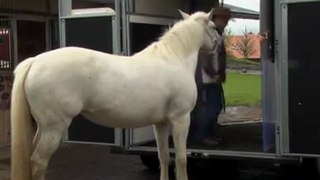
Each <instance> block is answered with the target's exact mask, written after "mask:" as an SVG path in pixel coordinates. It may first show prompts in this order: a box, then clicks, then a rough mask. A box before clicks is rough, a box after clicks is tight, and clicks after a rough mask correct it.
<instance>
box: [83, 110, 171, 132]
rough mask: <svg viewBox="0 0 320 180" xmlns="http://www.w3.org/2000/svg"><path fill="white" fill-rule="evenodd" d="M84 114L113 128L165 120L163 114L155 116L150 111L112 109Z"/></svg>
mask: <svg viewBox="0 0 320 180" xmlns="http://www.w3.org/2000/svg"><path fill="white" fill-rule="evenodd" d="M82 114H83V115H84V116H85V117H86V118H88V119H89V120H90V121H92V122H94V123H96V124H99V125H102V126H107V127H113V128H137V127H144V126H148V125H152V124H156V123H160V122H163V121H164V120H165V118H164V117H162V116H159V115H157V116H155V115H151V114H149V113H144V114H142V113H132V114H130V113H128V112H122V113H116V112H110V111H97V112H94V113H90V112H84V113H82Z"/></svg>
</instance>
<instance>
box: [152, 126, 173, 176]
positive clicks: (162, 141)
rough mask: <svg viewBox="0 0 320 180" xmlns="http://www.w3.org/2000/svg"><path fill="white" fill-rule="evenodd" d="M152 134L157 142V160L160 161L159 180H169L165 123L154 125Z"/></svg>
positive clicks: (167, 128) (167, 130)
mask: <svg viewBox="0 0 320 180" xmlns="http://www.w3.org/2000/svg"><path fill="white" fill-rule="evenodd" d="M154 132H155V136H156V140H157V146H158V153H159V160H160V168H161V169H160V170H161V174H160V179H161V180H169V172H168V169H169V161H170V156H169V142H168V137H169V126H168V124H167V123H161V124H156V125H154Z"/></svg>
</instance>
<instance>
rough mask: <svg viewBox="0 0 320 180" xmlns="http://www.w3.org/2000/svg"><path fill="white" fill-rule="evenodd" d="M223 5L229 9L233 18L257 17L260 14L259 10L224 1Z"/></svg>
mask: <svg viewBox="0 0 320 180" xmlns="http://www.w3.org/2000/svg"><path fill="white" fill-rule="evenodd" d="M223 6H224V7H226V8H229V9H230V10H231V12H232V17H233V18H243V19H259V16H260V12H258V11H254V10H251V9H246V8H242V7H239V6H234V5H230V4H226V3H224V4H223Z"/></svg>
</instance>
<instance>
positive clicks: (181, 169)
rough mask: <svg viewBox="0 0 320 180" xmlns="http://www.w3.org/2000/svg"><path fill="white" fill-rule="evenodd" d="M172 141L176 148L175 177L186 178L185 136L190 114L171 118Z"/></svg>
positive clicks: (182, 179)
mask: <svg viewBox="0 0 320 180" xmlns="http://www.w3.org/2000/svg"><path fill="white" fill-rule="evenodd" d="M171 125H172V131H173V142H174V146H175V150H176V157H175V158H176V159H175V160H176V179H177V180H188V175H187V137H188V132H189V126H190V115H189V114H187V115H184V116H181V117H177V118H175V119H172V120H171Z"/></svg>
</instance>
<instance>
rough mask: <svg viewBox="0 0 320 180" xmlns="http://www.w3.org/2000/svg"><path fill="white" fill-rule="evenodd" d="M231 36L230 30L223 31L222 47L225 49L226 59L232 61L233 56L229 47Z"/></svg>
mask: <svg viewBox="0 0 320 180" xmlns="http://www.w3.org/2000/svg"><path fill="white" fill-rule="evenodd" d="M231 36H232V32H231V28H229V29H226V30H225V31H224V45H225V47H226V53H227V59H234V56H233V54H232V50H231V46H232V44H231Z"/></svg>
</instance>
